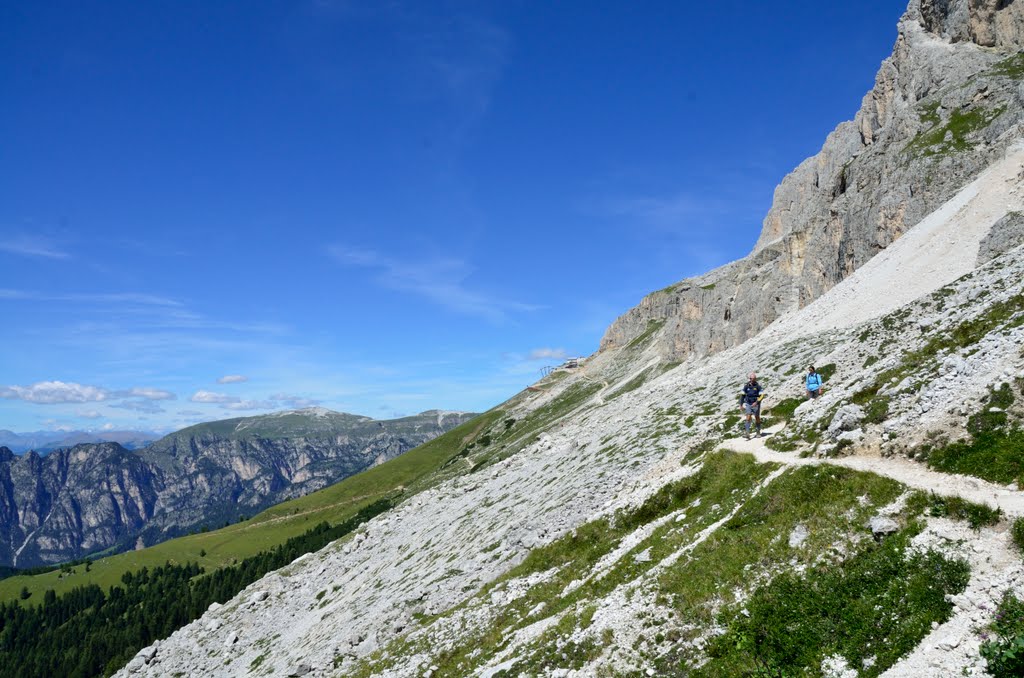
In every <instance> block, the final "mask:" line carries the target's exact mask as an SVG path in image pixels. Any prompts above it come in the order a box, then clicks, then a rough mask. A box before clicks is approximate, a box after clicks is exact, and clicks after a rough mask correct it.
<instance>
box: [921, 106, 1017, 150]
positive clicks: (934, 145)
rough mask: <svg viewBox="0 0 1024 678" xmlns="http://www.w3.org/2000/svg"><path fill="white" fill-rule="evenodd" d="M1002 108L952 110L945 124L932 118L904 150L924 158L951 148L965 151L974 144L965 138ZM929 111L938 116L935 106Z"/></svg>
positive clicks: (987, 122) (998, 114) (1000, 111)
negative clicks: (931, 121) (927, 125)
mask: <svg viewBox="0 0 1024 678" xmlns="http://www.w3.org/2000/svg"><path fill="white" fill-rule="evenodd" d="M1005 110H1006V106H1000V107H999V108H994V109H991V110H986V109H984V108H981V107H978V108H972V109H969V110H959V111H953V112H952V113H950V115H949V120H948V121H947V122H946V124H945V125H940V124H939V121H936V122H935V123H934V124H933V125H932V126H931V127H930V128H928V129H927V130H925V131H922V132H918V133H917V135H916V136H915V137H914V138H913V139H912V140H911V141H910V142H909V143H908V144H907V146H906V149H905V150H906V151H908V152H909V153H911V154H913V155H922V156H926V157H928V156H937V155H948V154H950V153H952V152H954V151H968V150H970V149H972V148H974V144H973V143H972V142H970V141H969V140H968V137H970V136H971V135H972V134H974V133H975V132H977V131H979V130H982V129H985V128H986V127H988V126H989V125H990V124H991V123H992V121H993V120H995V119H996V118H998V117H999V116H1000V115H1002V114H1003V112H1004V111H1005ZM933 113H934V114H935V116H936V117H937V116H938V111H937V109H935V110H934V111H933ZM931 119H934V118H933V117H931V116H929V120H931Z"/></svg>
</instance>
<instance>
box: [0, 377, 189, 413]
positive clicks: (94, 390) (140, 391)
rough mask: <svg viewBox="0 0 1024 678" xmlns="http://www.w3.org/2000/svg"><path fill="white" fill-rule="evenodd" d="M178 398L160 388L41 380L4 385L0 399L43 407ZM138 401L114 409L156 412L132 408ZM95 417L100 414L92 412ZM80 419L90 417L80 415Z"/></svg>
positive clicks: (1, 388)
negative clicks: (118, 387) (110, 387)
mask: <svg viewBox="0 0 1024 678" xmlns="http://www.w3.org/2000/svg"><path fill="white" fill-rule="evenodd" d="M177 397H178V396H176V395H175V394H173V393H171V392H170V391H165V390H163V389H159V388H148V387H144V388H139V387H135V388H129V389H119V390H112V389H109V388H104V387H103V386H93V385H89V384H78V383H75V382H65V381H40V382H36V383H35V384H31V385H29V386H16V385H12V386H0V398H6V399H8V400H24V401H25V402H29V403H36V404H39V405H58V404H62V403H99V402H106V401H111V400H120V399H123V398H131V399H138V402H139V403H143V404H145V403H148V402H150V401H154V400H175V399H176V398H177ZM133 402H134V401H126V402H125V403H122V404H120V405H111V407H122V408H124V409H135V410H140V411H148V412H152V411H154V410H152V409H145V410H144V409H143V408H142V406H132V404H131V403H133ZM91 412H93V413H94V414H95V416H97V417H98V416H100V415H99V413H98V412H95V411H91ZM79 416H88V415H85V414H79Z"/></svg>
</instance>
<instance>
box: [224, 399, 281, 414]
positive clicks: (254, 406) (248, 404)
mask: <svg viewBox="0 0 1024 678" xmlns="http://www.w3.org/2000/svg"><path fill="white" fill-rule="evenodd" d="M221 408H222V409H225V410H234V411H244V410H272V409H274V403H272V402H270V401H268V400H239V401H238V402H237V403H226V404H224V405H221Z"/></svg>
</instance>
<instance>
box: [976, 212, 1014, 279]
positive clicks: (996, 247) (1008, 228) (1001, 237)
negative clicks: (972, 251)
mask: <svg viewBox="0 0 1024 678" xmlns="http://www.w3.org/2000/svg"><path fill="white" fill-rule="evenodd" d="M1021 245H1024V212H1010V213H1009V214H1007V215H1006V216H1005V217H1003V218H1002V219H1000V220H999V221H997V222H996V223H994V224H992V230H991V231H989V234H988V237H986V238H985V239H984V240H982V241H981V247H980V248H979V249H978V265H979V266H980V265H981V264H984V263H987V262H989V261H992V260H993V259H995V258H996V257H998V256H999V255H1000V254H1004V253H1006V252H1009V251H1010V250H1012V249H1013V248H1015V247H1020V246H1021Z"/></svg>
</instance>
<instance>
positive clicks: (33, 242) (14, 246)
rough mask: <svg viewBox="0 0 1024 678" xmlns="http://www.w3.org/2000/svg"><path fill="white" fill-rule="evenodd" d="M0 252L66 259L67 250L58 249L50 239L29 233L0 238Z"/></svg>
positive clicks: (67, 255) (68, 256)
mask: <svg viewBox="0 0 1024 678" xmlns="http://www.w3.org/2000/svg"><path fill="white" fill-rule="evenodd" d="M0 252H9V253H11V254H18V255H21V256H23V257H43V258H44V259H68V258H70V257H71V255H70V254H68V253H67V252H64V251H62V250H61V249H59V248H58V247H57V246H56V245H55V244H54V242H53V241H52V240H49V239H47V238H41V237H38V236H30V235H16V236H10V237H7V238H5V239H3V240H0Z"/></svg>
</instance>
